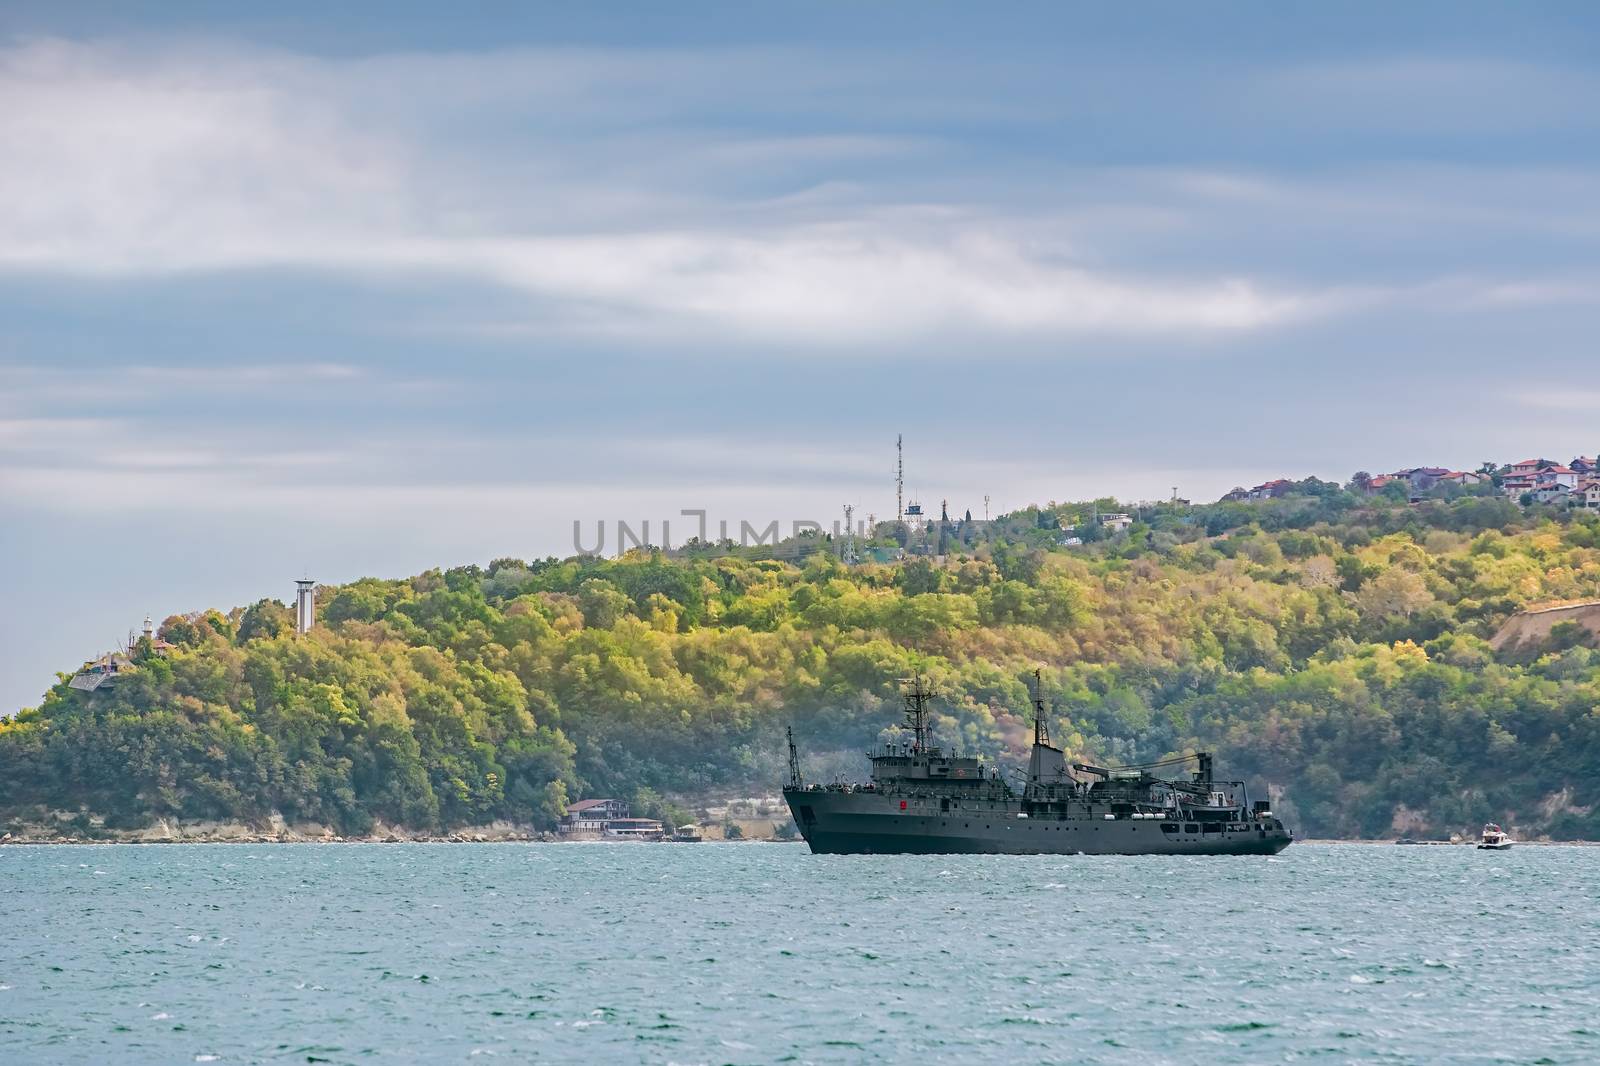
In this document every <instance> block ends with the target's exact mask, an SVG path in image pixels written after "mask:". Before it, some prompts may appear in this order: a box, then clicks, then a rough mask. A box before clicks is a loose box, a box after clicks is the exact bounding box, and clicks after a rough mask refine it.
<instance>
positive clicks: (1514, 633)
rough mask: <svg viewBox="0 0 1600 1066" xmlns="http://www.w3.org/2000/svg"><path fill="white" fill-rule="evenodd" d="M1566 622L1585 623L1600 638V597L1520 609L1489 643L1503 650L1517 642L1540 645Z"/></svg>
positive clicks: (1519, 643) (1517, 643) (1496, 649)
mask: <svg viewBox="0 0 1600 1066" xmlns="http://www.w3.org/2000/svg"><path fill="white" fill-rule="evenodd" d="M1563 622H1571V623H1573V624H1575V625H1578V626H1581V627H1583V628H1584V629H1585V630H1587V631H1588V632H1589V633H1591V634H1592V635H1594V636H1596V637H1600V600H1585V601H1582V602H1579V603H1558V604H1550V605H1548V606H1543V607H1532V608H1529V609H1528V610H1526V611H1519V612H1517V613H1516V614H1514V615H1512V616H1511V617H1510V618H1508V619H1506V621H1505V623H1504V624H1503V625H1502V626H1501V627H1500V628H1499V629H1498V630H1496V631H1495V634H1494V636H1493V637H1490V638H1489V646H1490V647H1492V648H1494V650H1495V651H1501V650H1503V649H1506V648H1511V647H1514V646H1516V645H1524V646H1526V645H1533V644H1540V643H1543V642H1544V641H1547V640H1549V639H1550V632H1551V630H1553V629H1554V628H1555V627H1556V626H1558V625H1560V624H1561V623H1563Z"/></svg>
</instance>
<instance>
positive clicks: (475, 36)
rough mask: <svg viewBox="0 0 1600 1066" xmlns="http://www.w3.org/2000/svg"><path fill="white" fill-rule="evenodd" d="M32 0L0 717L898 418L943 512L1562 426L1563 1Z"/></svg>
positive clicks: (9, 347) (1583, 344) (1570, 422)
mask: <svg viewBox="0 0 1600 1066" xmlns="http://www.w3.org/2000/svg"><path fill="white" fill-rule="evenodd" d="M64 7H65V5H59V4H54V3H29V2H17V0H13V2H11V3H9V4H7V5H6V6H5V8H4V10H3V11H0V158H3V159H4V160H5V165H4V166H3V167H0V551H3V556H0V558H3V559H4V563H3V564H0V575H3V576H0V593H4V594H5V601H6V604H7V606H8V608H9V609H8V610H7V611H6V612H5V616H4V618H5V620H4V622H3V623H0V626H3V629H0V708H14V707H16V706H19V705H23V704H31V703H34V702H36V701H37V700H38V698H39V694H40V693H41V692H42V691H43V689H44V688H45V687H46V685H47V684H48V683H49V681H50V680H51V678H52V674H53V672H54V671H55V670H62V669H69V668H71V667H72V666H73V665H74V664H75V663H76V662H78V661H80V660H81V659H83V658H84V657H86V656H89V655H91V654H94V653H98V652H99V651H102V650H104V649H105V648H106V647H109V646H110V645H111V644H112V643H114V642H115V641H116V640H117V639H118V638H120V637H122V636H124V635H125V634H126V632H127V631H128V629H129V628H131V627H133V626H136V625H137V624H138V623H139V622H140V621H141V620H142V618H143V617H144V615H145V614H146V613H147V612H148V613H151V614H154V615H155V617H156V618H157V619H158V620H159V619H160V618H162V617H164V616H165V615H167V614H170V613H173V612H178V611H185V610H194V609H198V608H202V607H206V606H219V607H227V606H230V605H233V604H237V603H243V602H249V601H253V600H255V599H257V598H259V597H261V596H265V595H272V596H279V597H283V598H287V597H288V596H289V594H290V593H291V592H292V579H293V578H295V577H297V576H299V575H301V574H302V573H306V574H309V575H311V576H313V577H315V578H318V579H320V580H323V581H330V582H332V581H343V580H348V579H351V578H355V577H358V576H361V575H363V574H380V575H401V574H409V573H413V572H416V571H418V570H421V569H424V568H427V567H429V566H434V565H450V564H455V563H462V562H470V561H480V562H486V561H487V560H488V559H490V558H492V557H495V556H500V555H516V556H522V557H530V556H540V555H545V554H551V553H555V554H564V553H567V552H569V551H570V550H571V543H572V526H573V522H574V521H575V520H577V521H582V522H583V523H584V528H585V531H586V532H585V537H586V539H587V540H591V541H592V539H593V535H594V524H595V522H597V521H598V520H601V519H605V520H606V521H607V522H608V525H610V524H612V523H614V522H615V521H616V520H617V519H619V518H620V519H625V520H628V521H629V522H630V523H632V524H637V523H638V522H640V521H643V520H646V519H648V520H650V521H651V522H652V525H653V526H654V527H656V528H657V529H658V528H659V522H660V520H661V519H663V518H671V519H674V520H675V522H674V525H675V527H679V526H681V527H683V528H687V526H688V525H689V524H690V523H689V521H688V520H685V519H681V518H679V517H678V515H679V511H680V510H683V509H692V508H704V509H707V510H708V511H709V512H710V516H711V521H712V522H713V523H715V522H717V521H718V520H719V519H723V518H725V519H729V520H731V521H732V522H733V524H734V525H737V523H738V522H739V521H740V520H750V521H752V522H755V523H757V524H760V525H764V524H765V523H766V522H767V521H770V520H772V519H774V518H776V519H781V520H783V521H784V522H785V523H787V522H789V521H791V520H794V519H808V518H814V519H816V520H819V521H824V522H826V521H830V520H832V518H833V517H834V516H835V515H836V514H837V513H838V508H839V506H840V505H841V504H842V503H845V502H851V503H854V504H856V505H857V507H858V508H859V510H860V511H861V512H862V513H867V512H875V513H877V514H879V515H886V514H891V513H892V512H893V507H894V496H893V480H892V475H893V464H894V436H895V434H896V433H897V432H900V433H904V434H905V437H906V442H907V480H908V483H909V486H910V488H911V490H912V491H913V493H914V494H915V495H918V496H920V497H921V498H922V499H923V501H924V502H925V503H929V504H933V503H935V502H936V501H937V500H938V499H940V498H948V499H949V500H950V501H951V506H952V508H953V509H955V510H957V511H959V510H964V509H967V508H969V507H970V508H972V509H973V510H974V511H975V512H976V511H979V510H980V509H981V507H982V500H983V496H984V495H985V494H989V495H990V496H991V497H992V498H993V507H994V508H995V509H996V510H1001V509H1006V508H1011V507H1016V506H1020V505H1024V504H1026V503H1028V502H1032V501H1048V500H1061V499H1069V498H1078V497H1083V496H1087V495H1098V494H1114V495H1119V496H1122V497H1124V498H1129V499H1137V498H1148V497H1156V496H1164V495H1166V494H1167V493H1168V492H1169V491H1170V490H1171V488H1172V487H1173V486H1176V487H1178V488H1179V490H1180V491H1181V492H1183V493H1184V494H1185V495H1190V496H1193V497H1196V498H1208V497H1215V496H1216V495H1218V494H1220V493H1221V492H1223V491H1225V490H1226V489H1228V488H1229V487H1231V486H1232V485H1234V484H1236V483H1241V482H1242V483H1254V482H1256V481H1260V480H1264V479H1266V478H1269V477H1276V476H1283V475H1289V476H1304V475H1306V474H1313V473H1314V474H1318V475H1320V476H1324V477H1337V478H1345V477H1348V475H1349V474H1350V473H1351V472H1352V471H1354V470H1356V469H1358V468H1365V469H1369V470H1380V469H1382V470H1387V469H1391V468H1393V467H1396V466H1401V465H1414V464H1418V463H1438V464H1442V465H1449V466H1465V465H1473V466H1475V465H1476V464H1477V463H1479V462H1481V461H1482V460H1484V459H1489V458H1495V459H1501V460H1510V459H1518V458H1522V457H1524V456H1525V455H1534V454H1543V455H1550V456H1555V457H1558V458H1567V457H1569V456H1570V455H1572V454H1573V453H1575V452H1578V451H1583V452H1585V453H1589V454H1592V453H1593V452H1594V451H1595V450H1596V448H1600V425H1597V419H1596V417H1595V412H1596V411H1597V409H1600V359H1597V358H1596V356H1597V353H1596V350H1595V349H1596V340H1595V338H1596V336H1597V330H1596V327H1597V326H1600V255H1597V250H1600V107H1596V101H1597V100H1600V66H1597V64H1596V61H1595V57H1596V56H1597V55H1600V48H1597V46H1600V32H1597V31H1600V16H1597V15H1595V14H1594V12H1593V9H1592V8H1591V7H1589V6H1588V5H1584V4H1566V5H1563V4H1555V3H1550V4H1541V5H1537V6H1534V5H1525V6H1524V5H1505V4H1498V3H1497V4H1466V3H1458V2H1452V3H1440V4H1429V3H1413V4H1408V5H1389V4H1383V5H1378V4H1374V5H1371V6H1367V7H1362V6H1358V5H1313V4H1284V3H1281V2H1273V3H1237V4H1232V5H1200V4H1193V3H1176V4H1144V5H1100V6H1098V7H1096V8H1090V7H1088V6H1087V5H1063V4H1038V5H1034V4H1020V3H1019V4H1001V5H985V6H981V7H979V6H965V5H961V6H958V5H945V4H937V3H935V4H929V3H921V2H919V3H900V4H896V3H882V4H876V5H870V6H862V5H848V6H847V5H827V4H822V5H818V4H807V5H792V6H781V5H770V4H764V5H728V6H716V5H708V4H699V5H695V4H691V5H661V4H645V5H640V6H638V7H628V6H625V5H618V4H611V5H607V6H606V7H605V8H604V10H600V9H599V6H598V5H562V6H559V7H557V6H549V7H538V6H534V5H529V4H514V5H513V4H507V5H504V6H484V5H439V4H418V5H415V6H410V5H404V4H386V5H383V6H382V9H381V15H369V16H366V17H362V18H355V17H353V16H349V15H334V16H329V15H328V14H327V13H326V12H325V10H324V9H325V8H326V7H327V5H297V4H293V3H285V4H273V5H248V6H246V5H239V8H240V11H241V12H243V13H242V14H240V15H239V16H237V17H230V16H226V15H220V14H219V13H218V11H217V10H216V7H217V5H204V4H185V3H164V4H159V5H147V6H146V5H139V4H135V3H127V2H123V3H114V4H103V5H97V4H93V3H85V4H77V5H72V6H71V8H70V10H63V8H64ZM372 10H374V11H376V10H377V9H372ZM613 528H614V527H613ZM675 539H676V529H675Z"/></svg>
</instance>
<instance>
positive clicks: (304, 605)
mask: <svg viewBox="0 0 1600 1066" xmlns="http://www.w3.org/2000/svg"><path fill="white" fill-rule="evenodd" d="M316 622H317V583H316V582H315V581H313V580H311V579H310V578H309V577H303V578H300V579H299V580H298V581H296V582H295V594H294V631H295V632H296V633H309V632H311V627H312V626H313V625H315V624H316Z"/></svg>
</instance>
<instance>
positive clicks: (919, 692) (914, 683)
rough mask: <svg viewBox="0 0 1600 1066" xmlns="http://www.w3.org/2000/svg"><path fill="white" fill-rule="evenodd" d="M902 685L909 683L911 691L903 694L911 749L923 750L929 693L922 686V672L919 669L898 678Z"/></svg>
mask: <svg viewBox="0 0 1600 1066" xmlns="http://www.w3.org/2000/svg"><path fill="white" fill-rule="evenodd" d="M900 683H901V684H902V685H910V686H911V691H910V692H907V693H906V694H905V701H906V725H908V726H910V727H911V734H912V737H913V738H914V739H915V743H916V746H915V747H914V748H913V749H912V750H913V751H917V752H923V751H926V750H927V748H928V700H929V698H930V697H929V695H928V693H927V691H926V690H925V689H923V687H922V672H921V671H920V670H919V671H917V672H916V673H915V674H913V675H912V676H911V677H903V678H901V679H900Z"/></svg>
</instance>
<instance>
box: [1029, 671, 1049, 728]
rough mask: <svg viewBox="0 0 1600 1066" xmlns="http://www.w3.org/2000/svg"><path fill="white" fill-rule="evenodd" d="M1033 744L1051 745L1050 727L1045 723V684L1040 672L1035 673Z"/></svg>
mask: <svg viewBox="0 0 1600 1066" xmlns="http://www.w3.org/2000/svg"><path fill="white" fill-rule="evenodd" d="M1033 742H1034V743H1035V744H1043V745H1046V746H1049V744H1050V725H1049V723H1048V722H1046V721H1045V714H1044V695H1043V682H1042V681H1041V680H1040V679H1039V671H1038V670H1037V669H1035V670H1034V671H1033Z"/></svg>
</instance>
